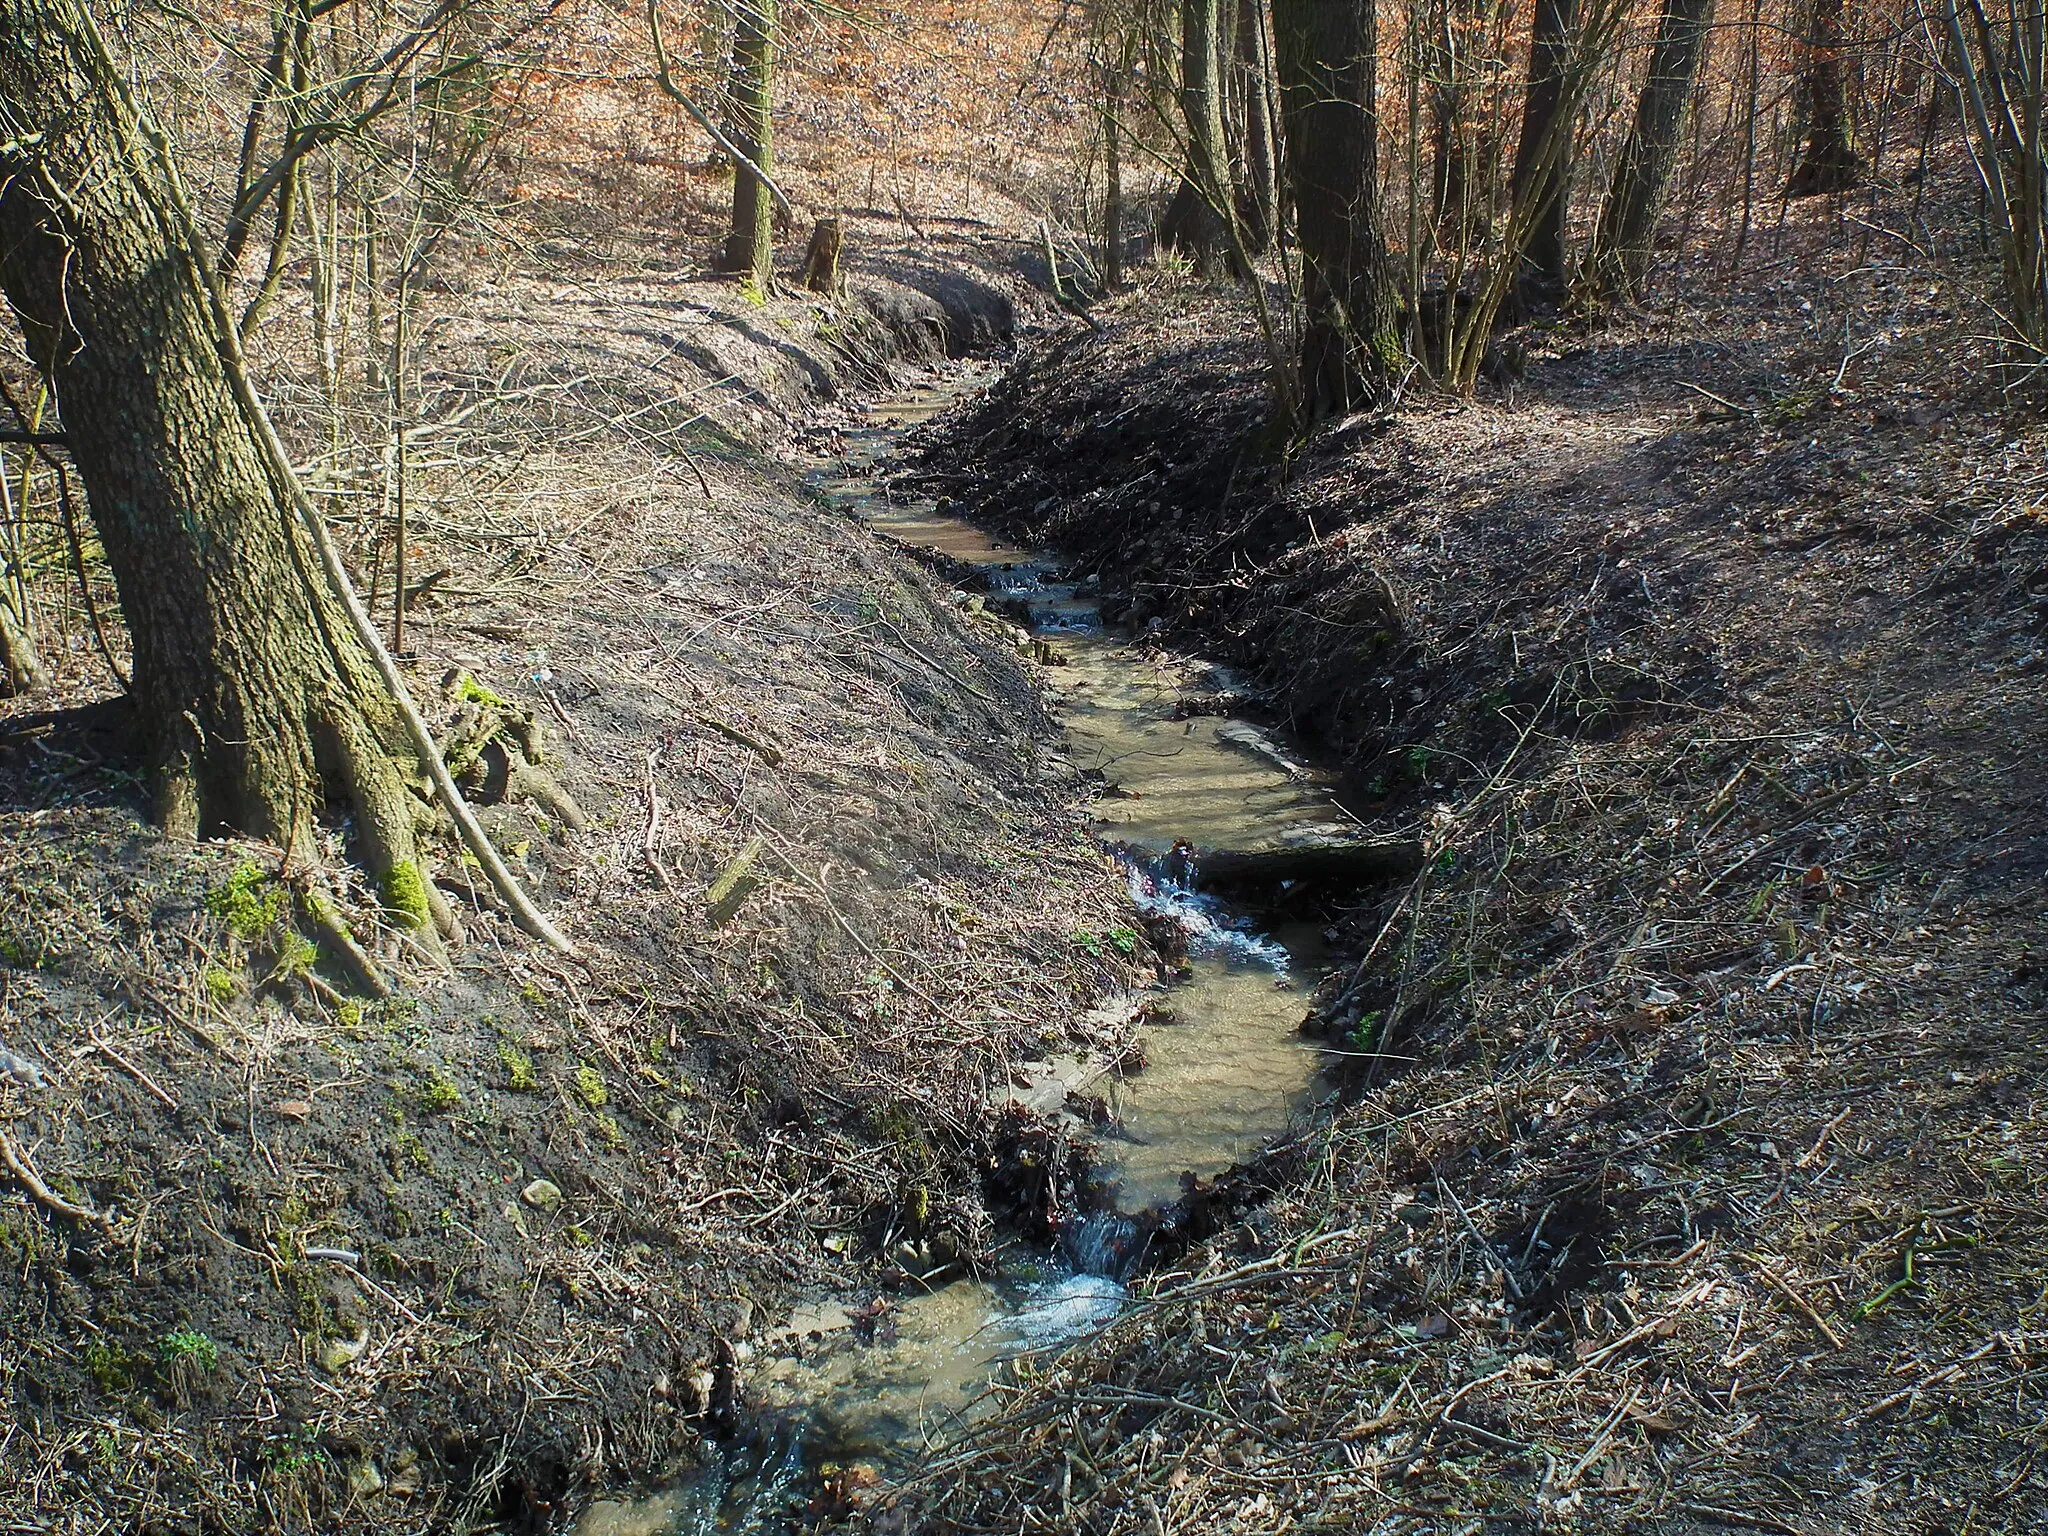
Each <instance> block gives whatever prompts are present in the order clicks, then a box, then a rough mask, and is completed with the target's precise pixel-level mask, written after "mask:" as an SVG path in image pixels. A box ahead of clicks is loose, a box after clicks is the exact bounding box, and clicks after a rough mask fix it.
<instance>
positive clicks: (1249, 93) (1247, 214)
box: [1236, 0, 1280, 254]
mask: <svg viewBox="0 0 2048 1536" xmlns="http://www.w3.org/2000/svg"><path fill="white" fill-rule="evenodd" d="M1236 67H1237V77H1238V110H1239V111H1240V112H1241V113H1242V114H1243V131H1242V133H1241V134H1240V135H1239V142H1240V143H1241V144H1242V146H1243V149H1242V154H1241V162H1242V174H1241V175H1240V176H1239V177H1238V178H1237V182H1238V190H1237V222H1238V229H1239V231H1240V232H1241V234H1242V235H1243V237H1244V243H1245V249H1246V250H1248V251H1251V252H1254V253H1258V254H1263V253H1264V252H1266V251H1269V250H1271V249H1272V248H1273V240H1274V237H1275V235H1276V234H1277V233H1278V231H1279V228H1280V202H1279V197H1280V194H1279V170H1278V166H1277V164H1276V163H1275V159H1274V154H1273V101H1272V79H1273V60H1272V56H1271V50H1270V49H1268V47H1267V46H1266V14H1265V8H1264V6H1263V5H1262V4H1261V3H1260V0H1239V3H1238V10H1237V66H1236Z"/></svg>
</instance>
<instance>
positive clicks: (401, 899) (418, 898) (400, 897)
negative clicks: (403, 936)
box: [378, 859, 432, 930]
mask: <svg viewBox="0 0 2048 1536" xmlns="http://www.w3.org/2000/svg"><path fill="white" fill-rule="evenodd" d="M378 894H379V895H380V896H382V897H383V898H384V910H385V911H386V912H389V913H390V914H391V915H392V917H394V918H396V919H397V921H398V925H399V926H400V927H401V928H411V929H415V930H417V929H420V928H424V927H426V926H427V919H428V917H429V916H431V915H432V914H431V912H430V911H429V909H428V906H427V882H426V881H425V879H423V878H422V877H421V875H420V867H419V865H417V864H415V863H413V862H412V861H411V860H410V859H400V860H399V861H398V862H397V863H396V864H394V865H392V866H391V868H390V870H389V871H388V872H387V873H386V874H385V876H384V878H383V880H382V881H381V882H380V888H379V891H378Z"/></svg>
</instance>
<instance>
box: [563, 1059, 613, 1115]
mask: <svg viewBox="0 0 2048 1536" xmlns="http://www.w3.org/2000/svg"><path fill="white" fill-rule="evenodd" d="M572 1086H573V1087H574V1088H575V1090H576V1097H577V1098H579V1099H581V1100H582V1101H583V1102H584V1104H585V1106H586V1107H588V1108H590V1109H602V1108H604V1106H605V1103H606V1101H607V1100H608V1099H610V1098H611V1095H610V1094H609V1093H607V1092H606V1091H605V1086H604V1079H603V1078H602V1077H600V1076H598V1073H597V1068H595V1067H591V1066H583V1067H578V1068H577V1069H576V1077H575V1081H574V1083H573V1085H572Z"/></svg>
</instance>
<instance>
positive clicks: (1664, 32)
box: [1586, 0, 1714, 299]
mask: <svg viewBox="0 0 2048 1536" xmlns="http://www.w3.org/2000/svg"><path fill="white" fill-rule="evenodd" d="M1713 17H1714V0H1664V10H1663V14H1662V15H1660V16H1659V17H1658V20H1657V36H1656V40H1655V41H1654V42H1653V43H1651V45H1650V65H1649V72H1648V73H1647V74H1646V75H1645V76H1644V79H1643V91H1642V95H1641V96H1639V97H1638V98H1637V99H1636V120H1635V126H1634V127H1632V128H1631V129H1630V130H1629V134H1628V138H1627V139H1626V140H1624V141H1623V143H1622V146H1621V154H1620V157H1619V158H1618V159H1617V161H1616V162H1615V167H1614V178H1613V180H1612V181H1610V182H1609V183H1608V184H1607V199H1606V202H1605V203H1604V204H1603V205H1602V207H1601V209H1600V223H1599V227H1598V228H1597V230H1596V231H1595V233H1594V236H1593V250H1592V254H1591V256H1590V257H1589V258H1588V260H1587V264H1586V267H1587V271H1586V277H1587V286H1588V288H1589V289H1590V290H1591V292H1592V295H1593V297H1595V298H1596V299H1609V298H1623V299H1627V298H1634V297H1635V296H1636V295H1637V293H1638V292H1639V291H1640V290H1641V288H1642V283H1643V278H1644V276H1645V274H1647V273H1648V271H1649V269H1650V255H1651V252H1652V249H1653V247H1654V244H1655V238H1656V233H1657V214H1658V210H1659V209H1660V208H1661V206H1662V204H1663V201H1664V188H1665V186H1666V184H1667V183H1669V181H1670V180H1671V172H1672V169H1673V167H1674V166H1676V165H1677V163H1678V147H1679V142H1680V132H1679V130H1680V129H1681V128H1682V127H1683V126H1684V123H1685V111H1686V107H1687V105H1688V104H1689V103H1690V101H1691V100H1692V88H1693V82H1694V81H1695V80H1696V79H1698V78H1699V74H1700V69H1701V66H1702V65H1703V63H1704V61H1705V56H1706V51H1707V41H1708V36H1709V31H1708V29H1709V26H1710V25H1711V23H1712V21H1713Z"/></svg>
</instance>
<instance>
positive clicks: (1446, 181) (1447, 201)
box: [1427, 0, 1474, 252]
mask: <svg viewBox="0 0 2048 1536" xmlns="http://www.w3.org/2000/svg"><path fill="white" fill-rule="evenodd" d="M1466 10H1467V7H1466V6H1464V5H1461V4H1459V3H1458V0H1437V3H1436V5H1435V6H1434V8H1433V11H1432V16H1431V21H1432V27H1431V30H1432V31H1433V33H1434V34H1435V35H1434V36H1433V37H1432V39H1431V41H1430V43H1429V47H1428V52H1427V58H1428V60H1429V71H1430V90H1429V148H1430V183H1429V199H1430V224H1431V227H1432V228H1433V229H1435V230H1436V231H1437V235H1438V238H1439V239H1440V240H1442V241H1443V242H1444V243H1445V244H1446V245H1448V246H1449V247H1450V248H1451V249H1453V250H1456V251H1459V252H1463V251H1466V250H1468V249H1470V247H1471V245H1472V244H1473V243H1474V242H1473V240H1472V238H1471V237H1472V233H1473V232H1472V230H1471V228H1470V225H1469V220H1468V218H1467V212H1468V203H1469V201H1470V198H1471V186H1470V183H1471V172H1470V166H1469V160H1470V145H1469V143H1468V142H1467V138H1466V132H1465V121H1464V118H1465V76H1466V74H1467V69H1466V65H1465V61H1464V58H1463V49H1464V45H1465V28H1464V26H1463V25H1462V23H1463V21H1464V19H1465V13H1466Z"/></svg>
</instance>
